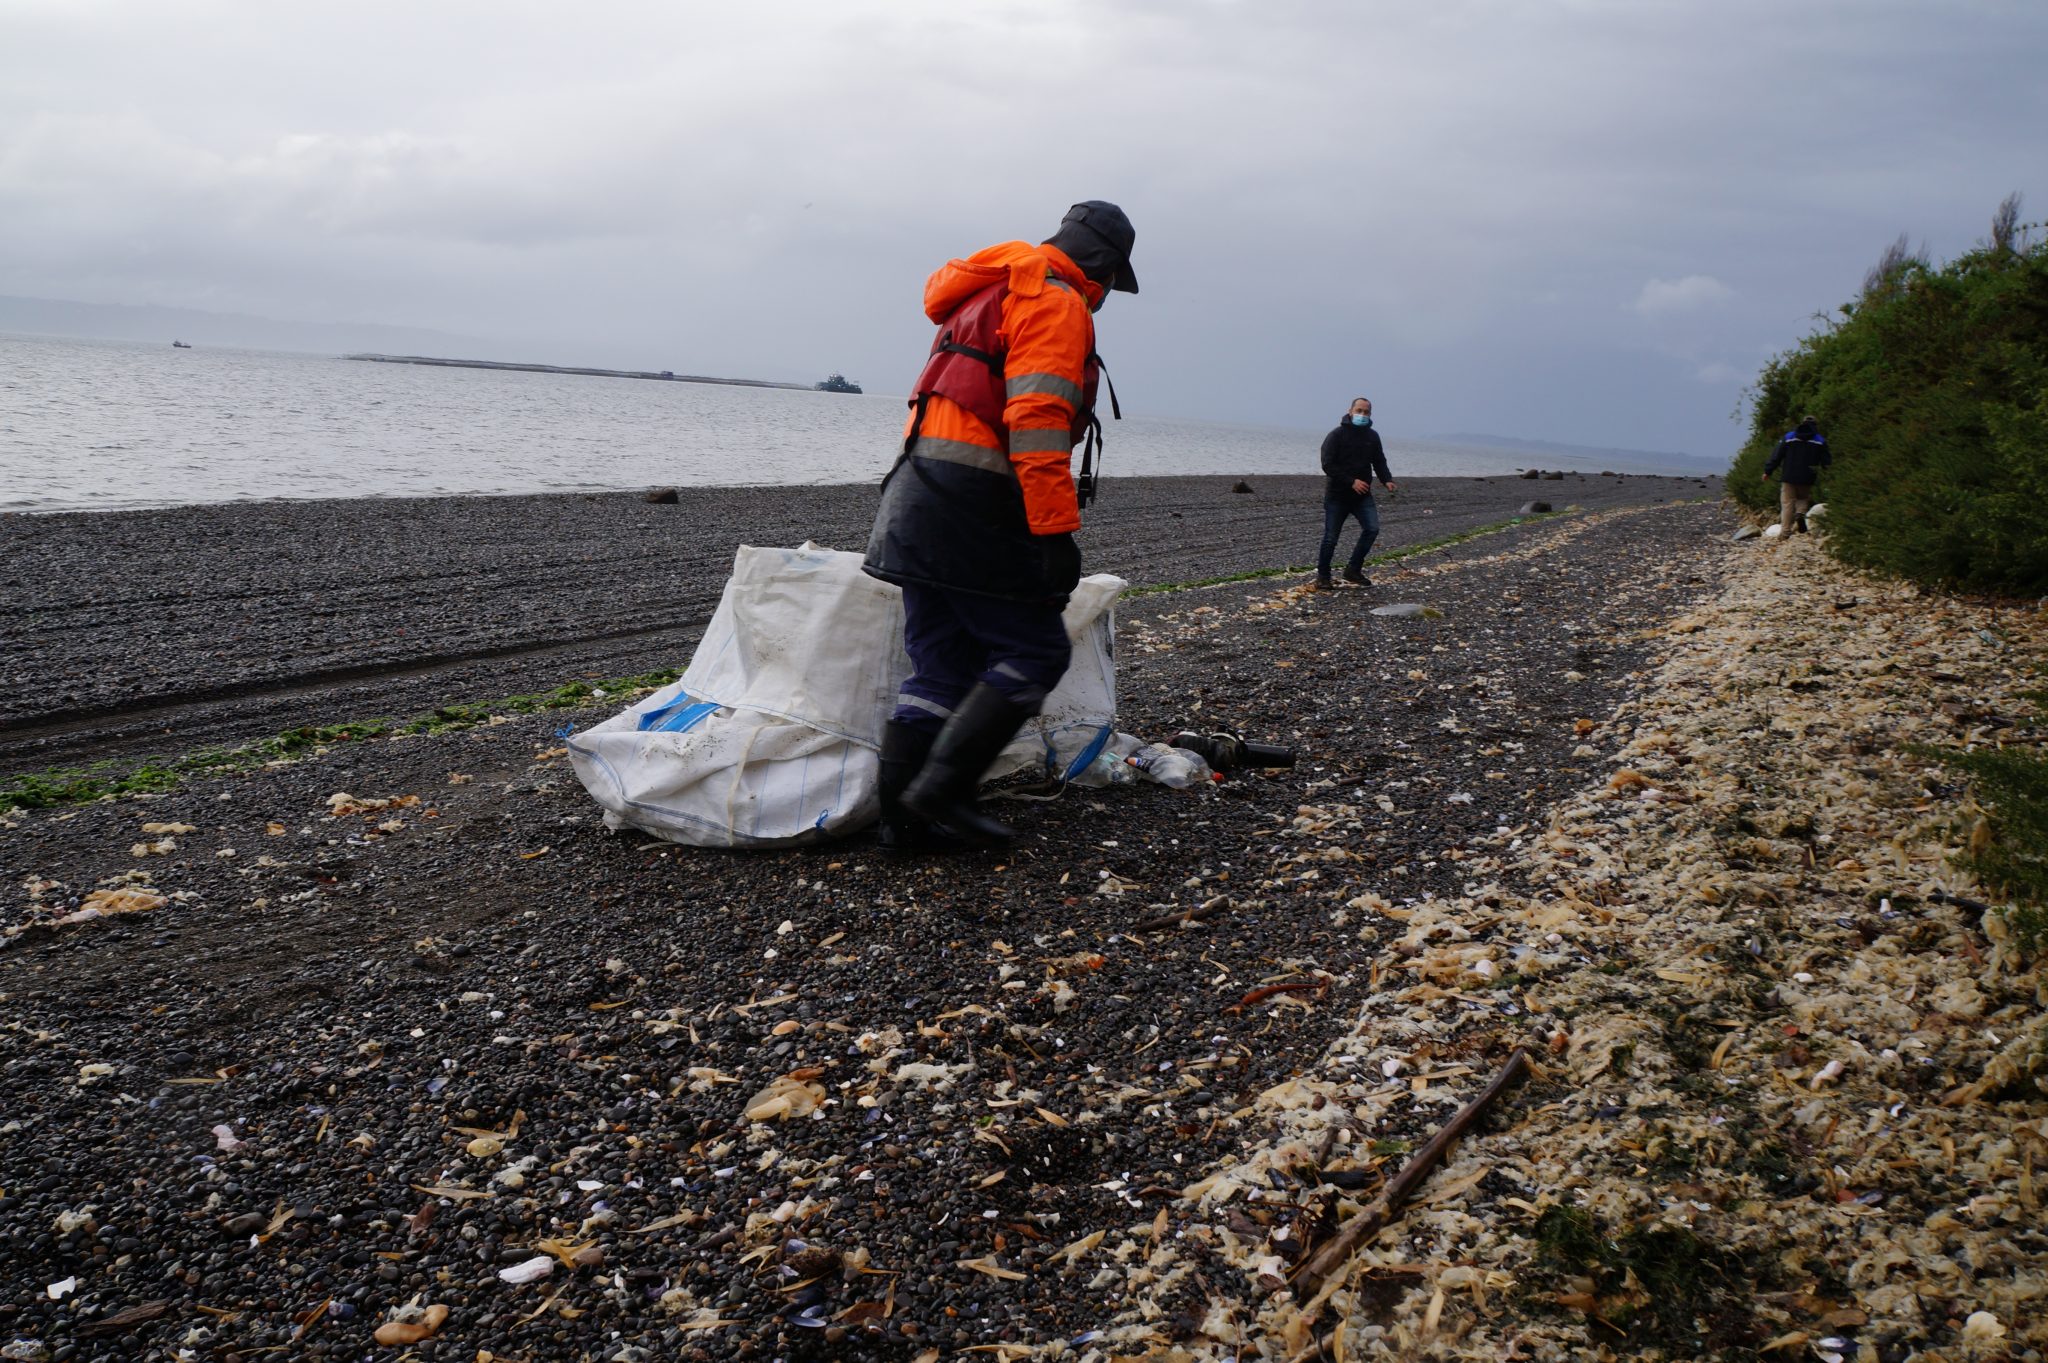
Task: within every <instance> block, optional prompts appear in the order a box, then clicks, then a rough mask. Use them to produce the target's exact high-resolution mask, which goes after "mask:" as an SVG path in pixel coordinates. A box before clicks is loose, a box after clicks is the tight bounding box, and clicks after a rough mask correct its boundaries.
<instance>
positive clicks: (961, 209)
mask: <svg viewBox="0 0 2048 1363" xmlns="http://www.w3.org/2000/svg"><path fill="white" fill-rule="evenodd" d="M2044 67H2048V5H2041V4H2038V3H2034V0H2009V2H2005V3H1974V2H1972V0H1939V3H1936V2H1934V0H1929V2H1928V3H1919V4H1908V3H1891V2H1888V0H1842V2H1841V3H1834V2H1833V0H1797V2H1796V3H1793V2H1791V0H1708V2H1703V3H1659V2H1658V0H1496V2H1495V3H1466V2H1464V0H1435V3H1432V4H1430V5H1427V6H1424V5H1405V4H1400V5H1397V4H1385V5H1371V4H1357V3H1339V2H1338V0H1259V2H1258V3H1251V2H1249V0H1246V2H1245V3H1234V2H1232V0H1093V2H1092V3H1087V4H1080V3H1061V2H1060V0H1029V3H1008V2H1007V0H945V2H944V3H927V0H838V2H837V3H808V2H806V3H774V2H773V0H753V3H748V4H741V3H737V2H734V3H720V4H700V3H676V2H675V0H668V2H667V3H658V4H657V3H645V4H642V3H587V4H581V5H566V4H562V3H559V0H557V2H556V3H549V4H536V3H524V2H522V0H494V2H493V3H491V4H487V5H486V4H477V3H466V2H460V3H458V2H457V0H436V3H432V4H420V3H418V0H407V3H402V4H400V3H382V2H381V0H348V2H347V3H332V2H326V3H310V2H309V3H293V4H289V5H280V4H269V3H255V2H254V0H250V2H249V3H239V4H226V3H205V2H204V0H181V3H178V4H175V5H170V4H163V3H160V2H153V3H139V2H138V3H128V2H116V0H0V293H7V294H28V295H35V296H42V297H58V298H74V299H81V300H85V301H90V302H107V303H112V302H121V303H157V304H165V305H173V306H186V307H199V308H208V309H214V310H221V311H238V312H251V313H258V314H262V315H266V316H273V317H284V318H291V319H298V320H305V321H359V322H386V323H399V324H406V325H413V326H423V327H434V328H438V329H442V330H447V331H453V332H459V333H464V334H467V335H471V336H477V337H485V338H489V339H490V340H491V341H492V343H493V344H494V346H496V347H498V348H500V350H501V351H510V352H517V353H518V354H519V355H520V356H521V357H530V358H535V359H547V360H557V361H581V362H586V363H598V364H615V365H631V366H636V367H638V366H646V367H654V368H674V369H677V370H683V371H694V372H703V373H714V374H733V375H748V376H756V377H764V378H799V379H811V378H815V377H818V376H820V375H822V374H823V373H824V372H825V371H826V370H828V369H842V370H844V371H845V372H847V373H848V374H850V375H852V376H853V377H855V378H857V379H859V380H861V381H862V382H863V383H865V384H866V385H867V386H868V389H869V391H871V392H899V391H901V390H902V389H903V388H904V387H906V386H907V385H908V383H909V380H910V378H911V377H912V375H914V373H915V372H916V369H917V367H918V364H919V361H920V359H921V357H922V354H923V351H924V348H925V346H926V345H927V343H928V341H929V335H930V332H929V327H928V325H927V324H926V323H925V322H924V319H923V317H922V314H921V312H920V309H919V298H920V293H921V289H922V284H923V280H924V276H925V275H926V274H927V273H929V272H930V271H931V270H932V269H933V268H934V267H935V266H937V265H938V264H940V263H941V262H942V261H944V260H945V259H946V258H947V257H948V256H952V255H961V254H965V253H967V252H969V251H971V250H974V249H976V248H978V247H980V246H983V245H986V244H989V243H991V242H995V241H1000V240H1006V239H1010V238H1017V237H1022V238H1026V239H1030V240H1039V239H1042V238H1043V237H1045V236H1046V235H1049V234H1050V233H1051V231H1052V230H1053V228H1054V226H1055V225H1056V223H1057V221H1058V219H1059V216H1060V214H1061V213H1062V212H1063V211H1064V210H1065V208H1066V206H1067V205H1068V204H1069V203H1071V202H1072V201H1074V200H1076V199H1081V198H1098V197H1099V198H1108V199H1114V200H1117V201H1118V202H1120V203H1121V204H1123V206H1124V207H1125V209H1126V210H1127V211H1128V212H1129V213H1130V215H1131V218H1132V220H1133V221H1134V222H1135V224H1136V226H1137V229H1138V248H1137V252H1136V254H1135V257H1134V259H1135V263H1136V266H1137V269H1138V273H1139V276H1140V278H1141V280H1142V281H1143V284H1144V289H1145V292H1144V293H1143V294H1142V295H1140V296H1138V297H1136V298H1131V297H1127V296H1124V295H1117V296H1115V297H1114V298H1113V299H1112V301H1111V302H1110V304H1109V305H1108V306H1107V307H1106V308H1105V309H1104V310H1103V312H1102V315H1101V317H1100V318H1099V319H1098V320H1099V323H1100V340H1101V348H1102V350H1103V353H1104V354H1105V355H1106V356H1107V357H1108V360H1109V364H1110V367H1111V372H1112V373H1113V375H1114V376H1115V377H1116V380H1117V385H1118V389H1119V391H1120V393H1121V394H1122V396H1123V398H1124V401H1125V404H1126V407H1127V409H1128V410H1135V411H1140V412H1144V413H1146V414H1172V415H1182V416H1189V417H1199V418H1215V419H1221V420H1237V421H1246V422H1255V423H1262V424H1280V425H1298V426H1306V427H1320V426H1323V425H1326V424H1328V423H1329V422H1330V421H1332V420H1334V418H1335V416H1336V415H1337V413H1338V412H1339V411H1340V410H1341V409H1342V408H1343V406H1344V403H1345V401H1346V400H1347V399H1348V398H1350V397H1351V396H1352V395H1353V394H1354V393H1359V392H1362V393H1367V394H1369V395H1371V396H1372V397H1373V398H1374V401H1375V403H1376V404H1377V408H1378V414H1379V418H1380V424H1381V426H1382V428H1383V429H1386V430H1388V431H1390V432H1393V433H1397V434H1409V435H1417V434H1423V433H1427V432H1452V431H1482V432H1494V433H1500V434H1511V435H1521V436H1528V437H1534V438H1540V439H1550V440H1560V441H1567V442H1575V443H1581V444H1593V445H1616V446H1630V447H1635V448H1645V449H1670V450H1681V451H1688V452H1692V453H1698V454H1720V453H1724V452H1726V451H1727V450H1729V449H1731V448H1732V446H1733V444H1734V443H1735V442H1736V440H1737V438H1738V432H1737V427H1736V426H1735V424H1734V423H1733V422H1732V421H1731V419H1730V413H1731V412H1732V410H1733V409H1734V407H1735V405H1736V402H1737V399H1738V396H1739V393H1740V391H1741V389H1742V387H1743V385H1744V384H1745V382H1747V380H1748V379H1749V378H1751V377H1752V376H1753V375H1754V374H1755V372H1756V370H1757V368H1758V367H1759V365H1760V364H1761V363H1762V362H1763V360H1764V359H1765V358H1766V357H1767V356H1768V355H1769V354H1770V353H1772V352H1773V351H1775V350H1778V349H1781V348H1783V347H1784V346H1785V345H1787V344H1789V343H1790V342H1792V341H1793V340H1795V339H1796V338H1797V337H1798V336H1799V335H1800V334H1801V333H1802V332H1804V331H1805V330H1806V329H1808V328H1809V327H1810V325H1811V318H1812V315H1813V314H1814V313H1815V312H1817V311H1821V310H1825V309H1831V308H1833V307H1834V306H1836V305H1837V304H1839V303H1841V302H1842V301H1844V300H1845V299H1847V298H1848V297H1850V296H1851V294H1852V293H1853V292H1854V290H1855V288H1856V285H1857V283H1858V281H1859V280H1860V279H1861V277H1862V274H1863V271H1864V270H1865V269H1866V268H1867V267H1868V266H1869V265H1870V263H1871V262H1872V261H1873V260H1875V259H1876V257H1877V255H1878V253H1879V252H1880V251H1881V250H1882V248H1883V247H1884V245H1885V243H1887V242H1888V241H1890V240H1891V239H1892V238H1893V237H1895V236H1897V235H1898V234H1899V233H1900V232H1901V231H1905V232H1908V233H1910V234H1911V235H1912V237H1913V239H1914V241H1915V242H1916V243H1918V242H1920V241H1921V240H1923V239H1924V240H1925V241H1926V242H1927V243H1928V245H1929V247H1930V248H1931V249H1932V250H1933V252H1934V253H1935V254H1936V255H1937V256H1947V255H1949V254H1953V253H1955V252H1957V251H1959V250H1962V249H1965V248H1967V247H1968V246H1969V245H1971V244H1972V243H1973V242H1975V241H1976V240H1977V239H1979V238H1980V237H1982V236H1984V235H1985V233H1986V229H1987V225H1988V223H1989V220H1990V216H1991V213H1992V210H1993V209H1994V207H1995V206H1996V205H1997V203H1998V201H1999V200H2000V199H2001V198H2002V197H2003V196H2004V195H2005V194H2007V193H2008V192H2010V191H2012V190H2016V189H2017V190H2021V191H2023V192H2025V193H2026V194H2027V195H2028V199H2027V203H2026V211H2025V212H2024V213H2023V214H2022V216H2023V218H2025V219H2026V220H2029V221H2036V220H2039V219H2040V218H2042V217H2043V216H2048V138H2044V137H2043V135H2042V129H2043V128H2044V127H2048V80H2043V79H2042V78H2041V74H2040V73H2041V71H2042V70H2043V69H2044Z"/></svg>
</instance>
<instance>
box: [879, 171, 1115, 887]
mask: <svg viewBox="0 0 2048 1363" xmlns="http://www.w3.org/2000/svg"><path fill="white" fill-rule="evenodd" d="M1136 236H1137V234H1136V233H1135V232H1134V231H1133V230H1132V228H1131V222H1130V219H1129V218H1127V217H1125V216H1124V213H1123V210H1122V209H1120V208H1118V207H1117V206H1116V205H1115V204H1112V203H1105V202H1103V201H1102V200H1099V199H1091V200H1089V201H1087V202H1085V203H1078V204H1075V205H1074V206H1073V207H1072V208H1071V209H1069V210H1068V211H1067V215H1066V217H1065V218H1064V219H1063V220H1062V221H1061V222H1060V227H1059V231H1057V232H1055V233H1054V234H1053V236H1052V237H1051V238H1050V239H1049V240H1047V241H1045V242H1042V243H1040V244H1039V245H1037V246H1033V245H1030V244H1029V243H1026V242H1022V241H1011V242H1004V243H1003V244H1001V245H999V246H991V247H989V248H987V249H986V250H982V251H977V252H975V253H974V254H973V255H971V256H969V257H967V258H966V259H965V260H952V261H948V262H947V263H946V264H945V265H944V266H942V267H941V268H940V269H939V270H937V271H936V272H934V273H933V275H932V276H931V278H930V279H928V280H926V281H925V290H924V310H925V316H927V317H929V318H930V319H931V320H932V321H933V322H934V323H935V324H937V325H938V327H939V335H938V338H937V339H936V340H935V341H934V342H933V344H932V351H931V355H930V357H929V358H928V359H927V361H926V363H925V368H924V371H923V372H922V373H921V374H920V375H919V376H918V381H917V386H916V389H915V391H914V392H913V393H912V395H911V406H912V408H913V410H912V412H911V416H910V420H909V422H908V423H907V425H906V426H905V429H904V444H903V454H902V456H901V458H899V459H898V461H897V464H896V467H895V468H894V469H893V470H891V471H890V474H889V477H888V478H887V479H885V480H884V482H883V485H882V504H881V508H880V510H879V511H878V512H877V513H876V516H875V528H874V532H873V534H872V535H870V537H869V539H868V552H867V560H866V563H865V565H864V566H865V568H866V570H867V571H868V572H869V573H871V574H873V575H874V576H875V577H878V578H881V579H883V580H884V581H888V582H894V583H896V584H898V585H899V586H901V587H902V588H903V644H904V648H905V649H906V651H908V653H909V654H910V661H911V668H912V671H911V675H910V678H909V680H907V681H906V682H904V684H903V688H902V691H901V692H900V693H899V694H898V696H897V705H896V709H895V711H894V713H893V714H892V715H891V716H890V718H889V721H888V723H887V725H885V726H884V728H883V731H882V751H881V797H882V830H881V837H882V842H883V844H884V845H885V846H889V847H894V848H898V849H911V848H915V847H918V846H922V845H928V844H930V843H933V842H945V841H952V842H957V843H968V844H973V845H978V846H990V845H995V844H998V843H1001V842H1005V841H1007V840H1008V839H1009V838H1010V837H1011V831H1010V829H1009V828H1008V827H1006V826H1005V825H1003V824H1002V823H1001V822H999V821H998V820H996V819H993V818H990V817H989V816H988V815H987V814H985V813H983V812H982V810H981V809H980V807H979V805H978V804H977V802H976V799H975V795H976V791H977V790H978V788H979V786H980V784H981V774H982V773H983V772H984V771H986V770H987V769H988V766H989V763H991V762H992V761H994V760H995V756H996V754H997V753H999V752H1001V751H1002V749H1003V747H1004V746H1005V745H1006V744H1008V743H1009V741H1010V740H1011V739H1012V738H1013V737H1015V736H1016V733H1017V730H1018V728H1019V727H1020V726H1021V725H1022V724H1023V723H1024V721H1025V720H1027V719H1029V718H1031V717H1032V716H1033V715H1035V714H1037V713H1038V712H1039V710H1040V709H1041V708H1043V706H1044V704H1045V697H1046V695H1047V693H1048V692H1050V691H1051V690H1052V688H1053V687H1054V685H1056V684H1057V683H1058V681H1059V679H1060V676H1061V674H1062V673H1064V672H1065V671H1066V670H1067V660H1068V657H1069V654H1070V645H1069V644H1068V642H1067V632H1066V628H1065V626H1064V625H1063V624H1062V623H1061V619H1060V612H1061V609H1062V608H1063V607H1064V606H1065V605H1066V600H1067V595H1068V593H1069V592H1071V591H1072V590H1073V588H1074V584H1075V583H1077V582H1078V581H1080V577H1081V551H1080V550H1079V549H1078V548H1077V547H1076V546H1075V544H1074V531H1075V530H1077V529H1079V528H1080V525H1081V508H1080V502H1079V499H1078V498H1077V496H1076V493H1075V487H1074V479H1073V474H1072V471H1071V469H1070V461H1071V458H1072V453H1073V448H1074V446H1075V444H1076V443H1078V442H1079V441H1080V439H1081V438H1082V436H1083V434H1084V433H1085V432H1086V431H1087V430H1088V429H1089V428H1090V427H1091V426H1092V425H1093V424H1094V421H1095V418H1094V403H1095V387H1096V381H1097V378H1098V377H1099V372H1100V361H1099V359H1098V358H1097V357H1096V354H1095V321H1094V315H1093V314H1094V313H1095V311H1096V309H1098V308H1100V307H1101V306H1102V302H1103V299H1104V298H1105V297H1107V295H1108V293H1109V292H1110V291H1111V290H1120V291H1122V292H1124V293H1136V292H1137V291H1138V281H1137V276H1136V275H1134V274H1133V273H1132V271H1131V246H1132V244H1133V243H1134V242H1135V240H1136ZM934 830H936V833H937V835H938V836H937V837H936V838H935V837H933V836H932V834H933V832H934Z"/></svg>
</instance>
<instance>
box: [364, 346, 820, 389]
mask: <svg viewBox="0 0 2048 1363" xmlns="http://www.w3.org/2000/svg"><path fill="white" fill-rule="evenodd" d="M342 358H343V359H345V360H370V361H373V362H375V363H377V364H431V365H439V366H441V367H442V368H444V369H516V370H518V371H520V372H521V373H526V374H586V375H589V376H590V377H592V378H599V379H665V380H667V381H669V382H671V383H722V384H724V385H725V386H726V387H728V388H793V389H795V390H796V391H798V392H800V393H808V392H810V391H811V385H810V384H807V383H775V382H772V381H770V380H768V379H715V378H712V377H710V376H709V375H706V374H677V373H675V372H673V371H671V370H667V369H660V370H654V369H585V368H582V367H581V366H578V365H564V364H513V363H511V362H509V361H506V360H444V359H437V358H435V357H434V356H431V355H344V356H342Z"/></svg>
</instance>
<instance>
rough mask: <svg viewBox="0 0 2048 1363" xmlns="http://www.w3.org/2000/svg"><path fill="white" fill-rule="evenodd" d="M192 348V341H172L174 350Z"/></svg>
mask: <svg viewBox="0 0 2048 1363" xmlns="http://www.w3.org/2000/svg"><path fill="white" fill-rule="evenodd" d="M191 348H192V343H191V342H190V341H173V342H171V349H173V350H190V349H191Z"/></svg>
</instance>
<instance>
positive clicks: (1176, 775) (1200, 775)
mask: <svg viewBox="0 0 2048 1363" xmlns="http://www.w3.org/2000/svg"><path fill="white" fill-rule="evenodd" d="M1124 760H1125V761H1126V762H1128V763H1129V764H1130V765H1131V766H1132V767H1133V768H1135V769H1136V770H1137V773H1138V775H1140V776H1142V777H1144V778H1145V779H1146V780H1147V781H1156V782H1158V783H1159V784H1160V785H1162V786H1171V787H1172V788H1173V789H1175V790H1187V789H1189V788H1190V787H1192V786H1201V785H1207V784H1208V783H1209V782H1210V781H1212V780H1214V779H1215V774H1214V773H1213V772H1211V771H1210V770H1209V764H1208V763H1207V762H1204V761H1203V760H1202V758H1201V755H1200V754H1198V753H1191V752H1189V751H1188V750H1187V749H1186V748H1169V747H1167V746H1166V745H1165V744H1164V743H1148V744H1146V745H1145V746H1144V747H1142V748H1140V749H1138V751H1136V752H1134V753H1132V754H1131V755H1130V756H1129V757H1127V758H1125V759H1124Z"/></svg>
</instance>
